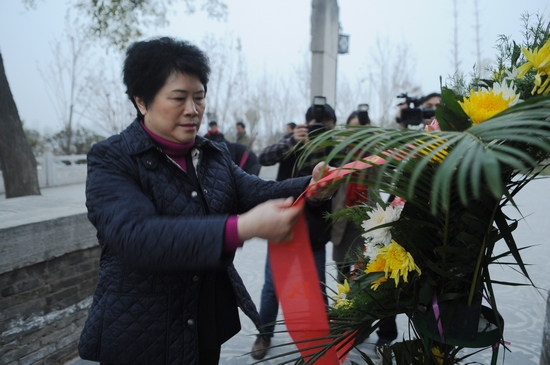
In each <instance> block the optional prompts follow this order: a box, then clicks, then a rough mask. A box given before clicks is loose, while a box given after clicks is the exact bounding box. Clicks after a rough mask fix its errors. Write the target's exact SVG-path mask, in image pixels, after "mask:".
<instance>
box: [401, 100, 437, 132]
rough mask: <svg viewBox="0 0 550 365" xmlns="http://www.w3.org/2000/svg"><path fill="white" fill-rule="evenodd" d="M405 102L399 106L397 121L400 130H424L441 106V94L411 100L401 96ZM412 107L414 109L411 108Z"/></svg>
mask: <svg viewBox="0 0 550 365" xmlns="http://www.w3.org/2000/svg"><path fill="white" fill-rule="evenodd" d="M397 97H398V98H405V101H404V102H402V103H400V104H398V105H397V107H398V109H397V115H396V117H395V121H396V123H397V125H398V128H399V129H402V130H404V129H424V127H425V126H427V125H429V124H430V123H431V122H432V120H433V118H434V117H435V110H436V109H437V107H438V106H439V104H441V94H439V93H435V92H434V93H431V94H428V95H426V96H424V97H421V98H411V97H408V96H407V94H401V95H398V96H397ZM411 105H412V108H411Z"/></svg>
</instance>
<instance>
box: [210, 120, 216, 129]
mask: <svg viewBox="0 0 550 365" xmlns="http://www.w3.org/2000/svg"><path fill="white" fill-rule="evenodd" d="M213 125H215V126H218V123H217V122H216V121H215V120H212V121H210V122H209V123H208V126H209V127H212V126H213Z"/></svg>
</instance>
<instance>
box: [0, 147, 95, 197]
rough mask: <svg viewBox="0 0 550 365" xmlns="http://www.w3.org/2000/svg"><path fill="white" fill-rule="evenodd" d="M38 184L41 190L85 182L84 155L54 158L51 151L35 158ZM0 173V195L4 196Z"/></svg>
mask: <svg viewBox="0 0 550 365" xmlns="http://www.w3.org/2000/svg"><path fill="white" fill-rule="evenodd" d="M36 162H37V172H38V183H39V186H40V187H41V188H45V187H52V186H62V185H70V184H79V183H83V182H86V155H68V156H55V155H54V154H53V153H52V152H51V151H46V152H44V155H42V156H39V157H37V158H36ZM4 193H5V190H4V179H3V176H2V171H0V194H4Z"/></svg>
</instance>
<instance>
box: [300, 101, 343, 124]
mask: <svg viewBox="0 0 550 365" xmlns="http://www.w3.org/2000/svg"><path fill="white" fill-rule="evenodd" d="M314 118H315V116H314V115H313V105H312V106H310V107H309V108H308V109H307V111H306V123H307V122H309V121H310V120H312V119H314ZM323 120H334V123H336V113H335V112H334V109H332V107H331V106H330V105H329V104H325V111H324V112H323Z"/></svg>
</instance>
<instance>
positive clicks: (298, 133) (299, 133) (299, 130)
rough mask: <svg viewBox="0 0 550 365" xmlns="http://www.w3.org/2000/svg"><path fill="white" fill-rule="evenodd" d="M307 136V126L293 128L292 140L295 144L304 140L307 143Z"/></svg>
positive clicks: (300, 125)
mask: <svg viewBox="0 0 550 365" xmlns="http://www.w3.org/2000/svg"><path fill="white" fill-rule="evenodd" d="M307 135H308V129H307V125H305V124H298V125H297V126H296V128H294V139H295V140H296V142H298V141H301V140H302V139H304V138H306V139H305V140H304V142H306V141H307Z"/></svg>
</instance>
